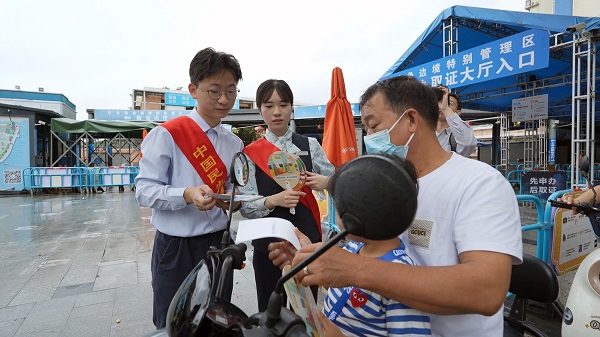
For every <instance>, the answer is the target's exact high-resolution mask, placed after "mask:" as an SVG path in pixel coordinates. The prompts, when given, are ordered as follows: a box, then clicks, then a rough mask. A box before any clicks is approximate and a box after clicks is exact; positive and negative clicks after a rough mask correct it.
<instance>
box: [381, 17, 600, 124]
mask: <svg viewBox="0 0 600 337" xmlns="http://www.w3.org/2000/svg"><path fill="white" fill-rule="evenodd" d="M450 20H452V21H453V22H454V23H455V24H456V25H457V33H458V34H457V35H458V39H457V40H458V47H459V50H460V51H463V50H467V49H470V48H474V47H477V46H481V45H483V44H486V43H489V42H493V41H495V40H498V39H502V38H505V37H507V36H511V35H514V34H518V33H521V32H524V31H526V30H530V29H543V30H546V31H548V32H549V34H550V36H551V39H550V41H549V45H550V47H552V45H553V43H554V44H556V43H562V42H569V41H573V37H574V35H573V34H571V33H568V32H567V28H568V27H571V26H574V25H577V24H583V23H585V30H586V31H588V32H590V33H591V34H596V36H598V37H600V18H596V17H593V18H589V17H576V16H563V15H551V14H537V13H528V12H511V11H503V10H494V9H485V8H476V7H464V6H454V7H450V8H448V9H446V10H444V11H443V12H442V13H441V14H440V15H438V17H437V18H436V19H435V20H434V21H433V22H432V23H431V25H429V27H427V29H426V30H425V31H424V32H423V34H421V36H419V37H418V38H417V40H416V41H415V42H414V43H413V44H412V46H410V48H409V49H408V50H407V51H406V52H405V53H404V55H402V56H401V57H400V58H399V59H398V60H397V61H396V62H395V63H394V64H393V65H392V66H391V67H390V68H389V69H388V70H387V71H386V72H385V74H383V75H382V79H383V78H388V77H390V76H393V75H394V74H396V73H400V72H402V71H404V70H406V69H409V68H413V67H415V66H418V65H422V64H425V63H428V62H431V61H435V60H437V59H441V58H443V57H444V29H443V26H444V24H445V23H446V24H448V22H449V21H450ZM559 33H563V34H559ZM555 34H558V35H556V36H554V35H555ZM553 39H554V40H553ZM598 40H599V39H598V38H596V39H595V42H594V49H597V46H598ZM571 46H572V44H570V45H569V46H568V47H564V48H550V60H549V66H548V67H547V68H543V69H539V70H534V71H530V72H528V73H526V74H524V76H514V75H513V76H508V77H503V78H499V79H495V80H490V81H486V82H481V83H477V84H473V85H466V86H463V87H457V88H456V89H457V93H458V94H459V95H460V96H461V98H462V99H463V106H464V108H467V109H473V110H479V111H489V112H495V113H500V112H510V111H511V108H512V100H513V99H515V98H521V97H525V96H526V95H525V90H527V89H529V90H530V89H531V88H534V87H535V88H540V89H539V90H538V91H537V94H538V95H543V94H548V115H549V116H550V117H552V118H556V119H563V120H565V119H568V120H570V118H571V105H572V101H571V97H572V94H571V92H572V88H571V82H572V77H573V76H572V74H573V66H572V64H573V57H572V54H573V49H572V47H571ZM596 63H598V62H596ZM598 71H600V66H598V65H596V73H595V74H594V77H596V78H598ZM524 79H525V80H524ZM599 103H600V100H597V101H596V109H595V110H596V112H597V113H600V109H599V107H598V104H599ZM596 120H600V118H598V117H596Z"/></svg>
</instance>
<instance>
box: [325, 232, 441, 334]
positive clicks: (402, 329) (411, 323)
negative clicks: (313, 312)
mask: <svg viewBox="0 0 600 337" xmlns="http://www.w3.org/2000/svg"><path fill="white" fill-rule="evenodd" d="M353 246H354V247H353ZM353 248H354V249H353ZM401 248H402V249H397V250H394V253H395V254H394V259H393V260H392V261H391V262H394V263H404V264H409V265H414V264H415V263H414V262H413V260H412V259H411V258H410V257H409V256H408V255H406V251H405V250H404V249H403V248H404V246H402V247H401ZM344 249H346V250H348V251H351V252H354V253H358V250H360V247H359V248H358V249H357V250H356V251H355V249H356V242H349V243H348V244H346V246H345V247H344ZM351 290H353V291H355V292H356V291H358V293H359V294H360V295H361V296H362V297H363V298H365V297H366V301H365V304H363V305H361V306H357V307H354V306H352V299H351V298H350V297H351V296H352V295H350V296H349V295H348V292H350V291H351ZM340 297H342V300H344V299H345V300H346V303H345V304H344V306H343V308H342V310H341V312H339V314H338V316H337V318H335V320H334V322H335V324H336V325H337V326H338V327H339V328H340V329H341V330H342V332H343V333H344V335H346V336H431V325H430V321H429V315H427V314H426V313H423V312H421V311H419V310H416V309H413V308H410V307H407V306H406V305H404V304H402V303H399V302H397V301H394V300H392V299H390V298H387V297H383V296H381V295H379V294H376V293H373V292H371V291H367V290H364V289H359V288H354V287H349V288H329V291H328V292H327V296H326V297H325V301H324V308H323V312H324V313H325V315H326V316H328V315H330V314H331V310H332V309H333V308H334V307H335V303H337V301H338V300H340ZM330 319H331V317H330Z"/></svg>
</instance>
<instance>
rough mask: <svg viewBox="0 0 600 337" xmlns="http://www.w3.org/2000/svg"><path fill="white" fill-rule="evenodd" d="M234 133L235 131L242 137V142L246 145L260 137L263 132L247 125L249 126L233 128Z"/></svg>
mask: <svg viewBox="0 0 600 337" xmlns="http://www.w3.org/2000/svg"><path fill="white" fill-rule="evenodd" d="M232 131H233V133H235V134H236V135H237V136H238V137H240V139H241V140H242V142H244V146H246V145H248V144H250V143H252V142H254V141H255V140H258V139H260V137H261V134H260V133H258V132H256V131H254V129H253V128H251V127H247V128H233V130H232Z"/></svg>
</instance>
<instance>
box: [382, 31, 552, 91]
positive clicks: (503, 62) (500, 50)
mask: <svg viewBox="0 0 600 337" xmlns="http://www.w3.org/2000/svg"><path fill="white" fill-rule="evenodd" d="M549 37H550V34H549V33H548V32H547V31H545V30H540V29H531V30H528V31H525V32H522V33H519V34H515V35H511V36H508V37H506V38H503V39H500V40H496V41H493V42H490V43H486V44H484V45H481V46H478V47H474V48H471V49H468V50H465V51H463V52H460V53H456V54H454V55H450V56H446V57H444V58H441V59H438V60H435V61H432V62H428V63H425V64H422V65H420V66H417V67H413V68H409V69H406V70H403V71H401V72H398V73H394V74H391V75H388V76H385V77H383V78H381V80H383V79H386V78H391V77H396V76H400V75H410V76H414V77H416V78H417V79H419V80H421V81H423V82H425V83H427V84H429V85H432V86H436V85H444V86H447V87H449V88H455V87H462V86H466V85H470V84H475V83H479V82H484V81H489V80H494V79H498V78H502V77H507V76H514V75H516V74H521V73H524V72H528V71H532V70H537V69H543V68H546V67H548V62H549V57H550V54H549V47H548V39H549Z"/></svg>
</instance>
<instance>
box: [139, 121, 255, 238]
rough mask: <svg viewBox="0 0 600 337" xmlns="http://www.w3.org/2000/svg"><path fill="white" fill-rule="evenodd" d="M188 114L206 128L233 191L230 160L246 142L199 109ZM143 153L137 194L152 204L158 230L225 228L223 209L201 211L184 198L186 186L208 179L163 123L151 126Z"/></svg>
mask: <svg viewBox="0 0 600 337" xmlns="http://www.w3.org/2000/svg"><path fill="white" fill-rule="evenodd" d="M187 117H189V118H191V119H192V120H193V121H194V122H196V123H197V124H198V126H200V128H201V129H202V130H204V132H205V133H206V135H207V136H208V138H209V139H210V141H211V143H212V144H213V146H214V148H215V150H216V152H217V154H218V155H219V157H220V158H221V160H222V161H223V163H224V164H225V167H226V169H227V176H228V178H227V179H226V183H225V191H226V192H230V191H231V189H232V188H231V182H230V179H229V174H230V173H231V172H229V170H230V166H231V161H232V159H233V157H234V155H235V154H236V153H237V152H239V151H242V149H243V147H244V143H243V142H242V141H241V140H240V139H239V138H238V137H237V136H236V135H234V134H233V133H231V132H230V131H229V130H227V129H225V128H224V127H223V126H222V125H221V124H219V125H217V126H215V127H214V128H210V127H209V125H208V124H207V123H206V122H205V121H204V119H202V117H200V115H199V114H198V112H197V111H196V109H194V110H193V111H192V112H191V113H190V114H189V115H188V116H187ZM187 117H185V118H187ZM142 154H143V157H142V159H141V160H140V173H139V174H138V176H137V177H136V178H135V185H136V194H135V197H136V200H137V202H138V204H139V205H140V206H142V207H150V208H152V219H151V222H152V225H154V227H156V229H157V230H159V231H161V232H162V233H165V234H168V235H171V236H179V237H191V236H198V235H203V234H208V233H212V232H216V231H219V230H223V229H225V227H226V226H227V216H226V215H225V213H224V212H223V210H222V209H220V208H218V207H214V208H213V209H211V210H209V211H199V210H198V209H197V208H196V206H194V205H193V204H190V205H188V204H187V203H186V202H185V199H184V198H183V192H184V190H185V189H186V188H187V187H193V186H200V185H205V183H204V182H203V181H202V178H200V176H199V175H198V173H197V172H196V170H195V169H194V167H193V166H192V164H191V163H190V162H189V161H188V159H187V158H186V156H185V155H184V154H183V152H181V150H180V149H179V147H178V146H177V144H175V141H174V140H173V137H172V136H171V134H170V133H169V131H167V129H165V128H164V127H162V126H157V127H155V128H154V129H152V131H150V132H149V133H148V135H147V136H146V138H145V139H144V141H143V142H142Z"/></svg>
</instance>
